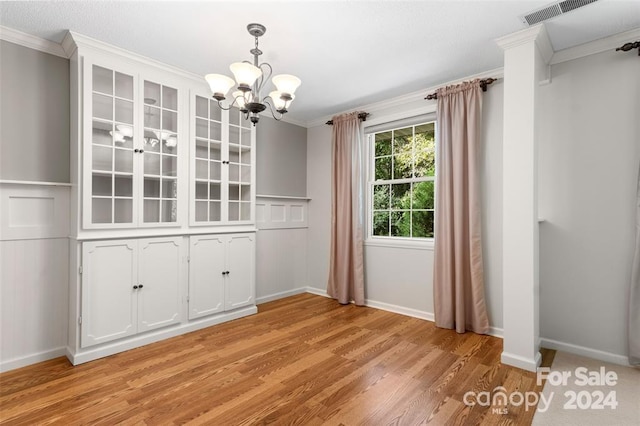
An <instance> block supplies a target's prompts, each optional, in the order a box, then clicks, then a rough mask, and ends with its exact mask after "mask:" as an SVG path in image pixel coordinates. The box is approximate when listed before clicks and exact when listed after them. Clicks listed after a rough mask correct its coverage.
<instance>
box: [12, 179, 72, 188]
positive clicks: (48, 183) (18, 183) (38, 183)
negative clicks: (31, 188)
mask: <svg viewBox="0 0 640 426" xmlns="http://www.w3.org/2000/svg"><path fill="white" fill-rule="evenodd" d="M0 184H3V185H35V186H69V187H71V186H73V184H71V183H64V182H38V181H31V180H7V179H0Z"/></svg>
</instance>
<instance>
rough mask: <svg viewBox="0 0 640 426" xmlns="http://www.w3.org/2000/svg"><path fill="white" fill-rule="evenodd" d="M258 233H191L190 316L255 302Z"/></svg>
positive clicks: (194, 316) (226, 309)
mask: <svg viewBox="0 0 640 426" xmlns="http://www.w3.org/2000/svg"><path fill="white" fill-rule="evenodd" d="M254 274H255V234H253V233H248V234H231V235H202V236H191V237H190V242H189V319H195V318H200V317H203V316H206V315H211V314H214V313H218V312H224V311H230V310H234V309H237V308H240V307H243V306H249V305H252V304H254V303H255V276H254Z"/></svg>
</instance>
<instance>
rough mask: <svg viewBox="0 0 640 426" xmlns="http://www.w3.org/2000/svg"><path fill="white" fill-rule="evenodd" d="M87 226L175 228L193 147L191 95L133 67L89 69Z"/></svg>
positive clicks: (99, 64) (89, 65)
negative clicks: (186, 120)
mask: <svg viewBox="0 0 640 426" xmlns="http://www.w3.org/2000/svg"><path fill="white" fill-rule="evenodd" d="M83 82H84V86H83V89H84V99H85V101H86V102H85V104H84V105H85V106H84V111H83V124H84V129H85V130H84V141H83V148H84V151H83V154H84V155H83V166H84V173H83V180H82V183H83V199H84V205H83V211H82V213H83V224H84V228H86V229H91V228H127V227H141V226H154V227H157V226H162V225H169V226H175V225H177V224H179V222H180V220H181V216H182V214H183V213H182V212H181V211H180V205H179V203H178V200H179V198H181V197H186V195H187V194H182V193H181V189H180V185H179V179H184V178H185V176H184V173H182V170H181V169H182V168H183V167H182V164H181V163H182V161H180V160H181V159H182V158H183V157H184V156H185V154H186V153H187V149H188V137H187V132H186V128H185V126H184V124H183V122H184V120H183V116H187V110H188V105H187V104H186V102H185V99H186V96H187V95H186V90H185V89H184V88H181V87H180V85H179V82H176V81H175V78H174V79H172V78H169V77H166V76H162V75H158V73H157V72H156V73H154V72H152V71H146V72H144V71H143V72H141V71H139V70H137V69H136V67H134V66H131V65H128V64H118V65H117V66H111V65H110V63H109V61H104V60H102V61H101V60H95V59H91V58H85V61H84V64H83Z"/></svg>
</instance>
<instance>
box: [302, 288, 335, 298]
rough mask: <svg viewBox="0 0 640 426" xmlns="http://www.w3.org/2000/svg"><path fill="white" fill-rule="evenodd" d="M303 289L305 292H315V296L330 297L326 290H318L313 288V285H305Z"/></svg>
mask: <svg viewBox="0 0 640 426" xmlns="http://www.w3.org/2000/svg"><path fill="white" fill-rule="evenodd" d="M305 291H306V292H307V293H311V294H315V295H316V296H322V297H328V298H331V296H329V295H328V294H327V291H326V290H320V289H319V288H315V287H305Z"/></svg>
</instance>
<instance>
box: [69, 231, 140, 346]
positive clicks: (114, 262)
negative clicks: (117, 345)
mask: <svg viewBox="0 0 640 426" xmlns="http://www.w3.org/2000/svg"><path fill="white" fill-rule="evenodd" d="M136 244H137V242H136V241H135V240H120V241H100V242H88V243H84V244H83V245H82V257H83V269H84V270H83V276H82V324H81V328H82V333H81V346H82V347H87V346H92V345H97V344H100V343H104V342H109V341H111V340H115V339H120V338H122V337H126V336H131V335H133V334H135V333H136V323H137V308H136V294H135V292H136V290H134V289H133V286H134V285H135V283H136V277H137V275H138V271H137V265H138V261H137V250H136Z"/></svg>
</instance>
